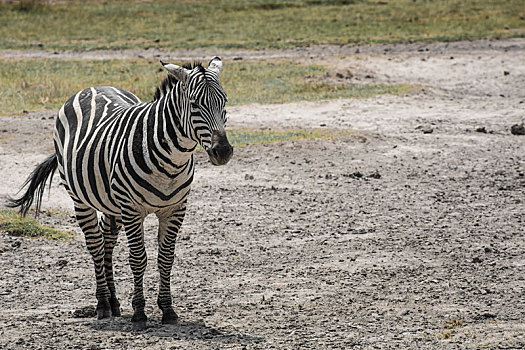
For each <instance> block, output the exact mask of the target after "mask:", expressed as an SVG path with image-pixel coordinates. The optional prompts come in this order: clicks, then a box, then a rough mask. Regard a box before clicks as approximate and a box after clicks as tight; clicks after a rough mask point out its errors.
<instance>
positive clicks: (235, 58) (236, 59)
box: [233, 57, 242, 61]
mask: <svg viewBox="0 0 525 350" xmlns="http://www.w3.org/2000/svg"><path fill="white" fill-rule="evenodd" d="M233 60H234V61H242V57H234V58H233Z"/></svg>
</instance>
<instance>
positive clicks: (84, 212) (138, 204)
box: [12, 57, 233, 328]
mask: <svg viewBox="0 0 525 350" xmlns="http://www.w3.org/2000/svg"><path fill="white" fill-rule="evenodd" d="M161 63H162V64H163V66H164V67H165V68H166V69H167V71H168V77H167V78H166V80H165V81H164V82H163V83H162V85H161V87H159V88H158V89H157V92H156V93H155V97H154V100H153V101H152V102H148V103H144V102H141V101H140V100H139V98H138V97H136V96H135V95H133V94H132V93H130V92H127V91H124V90H121V89H117V88H114V87H92V88H89V89H86V90H83V91H80V92H79V93H77V94H76V95H74V96H73V97H71V98H70V99H69V100H68V101H67V102H66V103H65V104H64V105H63V106H62V108H61V109H60V111H59V113H58V117H57V120H56V127H55V132H54V142H55V150H56V153H55V155H54V156H51V157H49V158H48V159H47V160H46V161H45V162H43V163H42V164H40V165H39V166H38V167H37V169H35V171H34V172H33V173H32V174H31V176H30V177H29V178H28V180H27V182H26V184H29V188H28V190H27V192H26V194H25V195H24V196H23V197H22V198H20V199H17V200H12V206H18V207H20V210H21V211H22V212H23V213H24V214H25V213H26V212H27V210H28V209H29V206H30V205H31V203H32V202H33V197H34V196H35V195H36V197H37V205H39V204H40V200H41V193H42V191H43V186H44V185H45V182H46V179H47V178H48V177H49V176H50V175H51V174H52V172H51V170H52V171H54V169H56V168H57V167H58V171H59V174H60V177H61V179H62V182H63V184H64V186H65V188H66V189H67V191H68V193H69V195H70V196H71V198H72V199H73V202H74V207H75V213H76V217H77V220H78V223H79V225H80V227H81V229H82V231H83V233H84V235H85V238H86V245H87V248H88V250H89V252H90V253H91V255H92V257H93V262H94V265H95V275H96V281H97V289H96V297H97V300H98V305H97V313H98V317H99V318H105V317H109V316H111V315H113V316H120V308H119V303H118V300H117V296H116V293H115V284H114V280H113V271H112V252H113V247H114V246H115V243H116V240H117V235H118V232H119V230H120V228H121V226H124V229H125V232H126V235H127V238H128V247H129V262H130V266H131V269H132V272H133V277H134V295H133V309H134V315H133V318H132V321H133V325H134V328H144V327H145V325H146V319H147V318H146V315H145V313H144V306H145V301H144V293H143V287H142V285H143V276H144V271H145V269H146V262H147V257H146V250H145V248H144V228H143V220H144V218H145V217H146V216H147V215H148V214H152V213H154V214H156V215H157V217H158V218H159V232H158V243H159V252H158V261H157V263H158V268H159V271H160V288H159V294H158V299H157V302H158V305H159V307H160V308H161V309H162V311H163V318H162V321H163V322H164V323H174V322H176V320H177V315H176V314H175V312H174V310H173V308H172V303H171V292H170V274H171V268H172V265H173V259H174V248H175V238H176V235H177V232H178V230H179V228H180V226H181V225H182V222H183V219H184V215H185V212H186V200H187V196H188V193H189V191H190V185H191V183H192V180H193V170H194V160H193V151H194V150H195V147H196V146H197V144H200V145H201V146H202V147H203V148H204V149H205V150H206V151H207V153H208V155H209V157H210V161H211V162H212V163H213V164H215V165H222V164H226V163H227V162H228V161H229V159H230V158H231V156H232V152H233V149H232V147H231V145H230V144H229V142H228V140H227V137H226V132H225V129H224V128H225V123H226V112H225V109H224V106H225V103H226V100H227V96H226V93H225V91H224V89H223V88H222V86H221V84H220V82H219V73H220V70H221V68H222V62H221V60H220V58H218V57H214V58H213V59H212V60H211V61H210V64H209V66H208V68H204V67H203V66H202V65H200V64H194V65H193V66H184V67H180V66H177V65H174V64H165V63H163V62H161ZM97 212H101V213H102V215H101V217H100V219H99V218H98V214H97Z"/></svg>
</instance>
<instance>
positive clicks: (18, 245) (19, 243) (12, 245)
mask: <svg viewBox="0 0 525 350" xmlns="http://www.w3.org/2000/svg"><path fill="white" fill-rule="evenodd" d="M21 245H22V242H20V241H14V242H13V243H11V247H13V248H20V246H21Z"/></svg>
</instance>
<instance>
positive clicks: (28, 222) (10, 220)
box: [0, 209, 73, 240]
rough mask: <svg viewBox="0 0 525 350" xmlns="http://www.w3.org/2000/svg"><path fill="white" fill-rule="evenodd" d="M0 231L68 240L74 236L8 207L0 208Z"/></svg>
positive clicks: (31, 236)
mask: <svg viewBox="0 0 525 350" xmlns="http://www.w3.org/2000/svg"><path fill="white" fill-rule="evenodd" d="M0 231H3V232H6V233H7V234H9V235H12V236H21V237H30V238H36V237H44V238H48V239H59V240H68V239H70V238H71V237H73V233H72V232H69V231H63V230H58V229H55V228H52V227H48V226H44V225H41V224H39V223H38V222H37V221H36V220H35V219H33V218H30V217H22V216H20V215H19V214H18V213H16V212H15V211H13V210H7V209H2V210H0Z"/></svg>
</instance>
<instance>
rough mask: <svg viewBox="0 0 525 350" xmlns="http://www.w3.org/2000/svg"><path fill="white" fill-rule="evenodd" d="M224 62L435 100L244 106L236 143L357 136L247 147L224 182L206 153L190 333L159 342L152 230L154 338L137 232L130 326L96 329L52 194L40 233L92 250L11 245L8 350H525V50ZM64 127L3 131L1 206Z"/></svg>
mask: <svg viewBox="0 0 525 350" xmlns="http://www.w3.org/2000/svg"><path fill="white" fill-rule="evenodd" d="M44 54H46V53H45V52H40V53H37V54H35V53H31V54H29V53H24V52H12V51H11V52H3V53H1V54H0V55H2V56H9V55H10V56H17V55H18V56H24V55H26V56H28V55H29V56H30V55H36V56H38V57H40V56H39V55H41V56H42V55H44ZM48 54H50V55H56V56H58V57H57V58H61V57H64V58H67V57H68V56H67V55H73V56H74V55H75V54H76V55H77V56H79V57H84V58H91V57H85V56H82V55H87V54H85V53H71V52H70V53H57V54H55V53H48ZM89 54H90V55H91V54H93V53H89ZM127 54H129V55H130V56H134V55H142V56H145V55H146V53H144V52H128V53H127ZM148 54H149V55H151V57H155V55H157V54H166V53H165V52H161V53H155V52H151V51H150V52H149V53H148ZM170 54H171V55H173V56H176V55H179V56H181V53H178V52H172V53H167V55H168V56H169V55H170ZM186 54H187V55H188V56H191V55H192V54H193V55H194V57H192V58H195V59H200V58H201V57H200V56H201V55H203V56H204V55H206V56H212V55H214V54H217V53H216V52H214V53H212V54H211V55H210V54H208V52H200V51H195V52H186ZM218 54H219V55H221V56H223V57H226V58H230V59H232V58H240V57H242V58H243V59H256V58H259V57H260V58H271V57H286V58H294V57H295V58H297V59H298V60H311V61H312V62H323V63H324V64H328V65H330V66H332V67H333V74H331V75H330V76H328V77H327V79H339V78H340V77H341V75H342V76H343V79H347V77H348V79H347V80H349V81H351V82H352V83H359V84H366V83H384V82H387V83H408V84H412V85H417V86H421V88H420V89H417V90H416V91H414V92H411V93H409V94H405V95H401V96H377V97H373V98H368V99H356V100H337V101H322V102H313V103H293V104H285V105H248V106H237V107H231V108H230V109H229V112H230V122H229V126H230V127H232V128H298V127H307V128H328V129H344V130H348V131H349V132H348V133H342V134H341V135H339V136H337V137H335V138H334V139H329V140H305V141H294V142H284V143H273V144H267V145H257V146H248V147H238V148H236V149H235V153H234V158H233V159H232V161H231V162H230V163H229V164H228V165H227V166H224V167H214V166H212V165H211V164H210V163H209V162H208V160H207V159H206V157H205V155H204V154H202V153H199V154H198V157H197V163H198V164H197V166H196V178H195V183H194V185H193V188H192V193H191V196H190V199H189V209H188V214H187V216H186V220H185V222H184V225H183V228H182V231H181V233H180V234H179V236H178V239H177V246H176V254H177V257H176V261H175V265H174V270H173V274H172V276H173V277H172V294H173V297H174V305H175V310H176V311H177V313H178V314H179V318H180V323H179V325H175V326H166V325H161V324H160V318H161V313H160V311H159V310H158V309H157V307H156V306H155V304H156V303H155V300H156V293H157V285H158V274H157V268H156V265H155V260H156V233H155V232H156V222H155V220H154V219H153V218H148V219H147V222H146V231H147V232H146V233H147V251H148V256H149V261H150V263H149V266H148V270H147V272H146V278H145V295H146V299H147V307H146V311H147V314H148V316H149V327H148V328H147V329H146V330H145V331H141V332H132V331H131V325H130V317H131V313H132V310H131V288H132V277H131V271H130V269H129V267H128V263H127V253H126V251H127V249H126V246H125V237H124V235H123V234H122V235H121V237H120V244H119V246H118V247H117V249H116V253H115V255H116V257H115V265H116V267H115V271H116V281H117V292H118V294H119V296H120V301H121V305H122V309H123V315H124V316H123V317H122V318H116V319H111V320H103V321H98V320H96V319H95V318H94V317H90V315H89V314H90V313H89V311H91V310H92V308H93V306H94V305H95V297H94V292H95V283H94V282H95V281H94V273H93V267H92V263H91V258H90V256H89V254H88V252H87V250H86V249H85V244H84V242H83V239H82V235H81V233H80V231H79V229H78V228H77V226H76V223H75V220H74V219H73V218H72V217H71V214H72V206H71V203H70V200H69V199H68V197H67V194H66V193H65V191H64V190H63V189H62V188H59V186H58V178H55V182H54V184H53V186H52V188H51V192H50V195H49V196H48V195H45V199H44V203H43V208H44V210H45V211H44V213H43V214H42V215H41V217H40V218H39V220H40V222H42V223H46V224H49V225H52V226H54V227H57V228H63V229H69V230H73V231H75V232H76V233H77V235H76V237H75V238H74V239H72V240H70V241H67V242H60V241H49V240H44V239H27V238H19V237H11V236H8V235H6V234H2V235H0V261H1V263H0V348H2V349H222V348H225V349H272V348H275V349H295V348H302V349H353V348H355V349H371V348H400V349H441V348H443V349H445V348H446V349H449V348H452V349H455V348H460V349H463V348H472V349H476V348H497V349H501V348H505V349H521V348H525V297H524V295H525V243H524V238H525V229H524V219H525V204H524V203H525V136H521V135H513V134H511V132H510V128H511V126H512V125H513V124H519V123H523V122H524V121H525V89H524V88H525V85H524V82H525V64H524V62H525V61H524V60H523V57H525V40H519V39H516V40H501V41H487V40H482V41H474V42H458V43H449V44H446V43H426V44H422V43H418V44H405V45H380V46H363V47H351V46H345V47H340V46H320V47H310V48H301V49H295V50H286V51H271V50H268V51H257V52H248V51H231V52H225V53H218ZM62 55H63V56H62ZM100 55H110V54H109V53H100ZM77 56H75V57H77ZM146 56H147V55H146ZM337 73H341V74H340V75H339V76H338V75H337ZM53 119H54V113H52V112H39V113H33V114H29V115H23V116H17V117H4V118H0V179H1V181H0V197H2V201H3V198H4V197H5V196H6V195H14V194H15V193H16V189H17V188H18V187H19V186H20V184H21V183H22V181H23V179H24V178H25V177H26V176H27V174H28V173H29V172H30V171H31V170H32V169H33V167H34V166H35V165H36V164H37V163H38V162H40V161H41V160H43V159H44V158H45V157H46V156H47V155H48V154H50V153H51V152H52V138H51V134H52V129H53V124H54V120H53ZM3 205H4V204H0V207H1V206H3ZM79 316H84V317H79Z"/></svg>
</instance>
